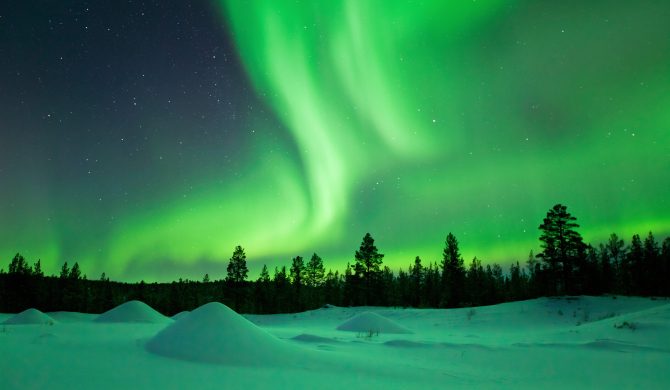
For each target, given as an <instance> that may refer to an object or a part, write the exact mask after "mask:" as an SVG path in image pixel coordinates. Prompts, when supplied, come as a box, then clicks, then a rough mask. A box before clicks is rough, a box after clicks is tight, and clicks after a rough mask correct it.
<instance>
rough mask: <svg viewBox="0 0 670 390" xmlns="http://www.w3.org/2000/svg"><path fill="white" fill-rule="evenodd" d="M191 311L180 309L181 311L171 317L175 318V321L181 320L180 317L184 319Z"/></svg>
mask: <svg viewBox="0 0 670 390" xmlns="http://www.w3.org/2000/svg"><path fill="white" fill-rule="evenodd" d="M189 313H191V312H190V311H188V310H184V311H180V312H179V313H177V314H175V315H173V316H172V317H170V318H172V319H173V320H175V321H178V320H180V319H182V318H184V317H186V316H188V315H189Z"/></svg>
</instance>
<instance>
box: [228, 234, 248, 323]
mask: <svg viewBox="0 0 670 390" xmlns="http://www.w3.org/2000/svg"><path fill="white" fill-rule="evenodd" d="M248 273H249V269H248V268H247V255H245V254H244V249H242V247H241V246H240V245H238V246H236V247H235V250H234V251H233V256H232V257H231V258H230V261H229V262H228V267H227V276H226V282H227V284H228V288H229V291H230V293H231V294H232V296H233V306H234V309H235V311H237V312H240V311H241V310H242V304H243V303H244V302H245V298H246V286H245V285H244V281H245V280H246V279H247V274H248Z"/></svg>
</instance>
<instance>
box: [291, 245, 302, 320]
mask: <svg viewBox="0 0 670 390" xmlns="http://www.w3.org/2000/svg"><path fill="white" fill-rule="evenodd" d="M304 275H305V263H304V262H303V260H302V256H296V257H294V258H293V260H292V262H291V269H290V276H291V286H292V288H293V299H292V302H293V305H294V306H293V308H292V310H293V311H302V309H303V296H302V286H303V284H304V283H305V282H304V281H303V278H304Z"/></svg>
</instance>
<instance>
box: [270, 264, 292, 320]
mask: <svg viewBox="0 0 670 390" xmlns="http://www.w3.org/2000/svg"><path fill="white" fill-rule="evenodd" d="M273 285H274V299H275V303H274V307H275V308H276V310H277V312H278V313H286V312H287V311H288V310H289V302H288V297H287V292H288V289H289V287H290V282H289V279H288V276H287V275H286V266H282V267H281V270H279V269H277V267H275V272H274V276H273Z"/></svg>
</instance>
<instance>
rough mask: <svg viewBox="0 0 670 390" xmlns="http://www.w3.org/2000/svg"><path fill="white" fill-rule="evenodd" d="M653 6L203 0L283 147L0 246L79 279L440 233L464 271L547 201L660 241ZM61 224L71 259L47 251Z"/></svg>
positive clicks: (593, 232)
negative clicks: (76, 268)
mask: <svg viewBox="0 0 670 390" xmlns="http://www.w3.org/2000/svg"><path fill="white" fill-rule="evenodd" d="M661 3H662V2H659V3H658V4H651V3H650V4H647V5H646V6H644V7H642V6H640V7H637V6H636V5H634V4H632V5H628V6H626V5H625V4H619V5H615V6H613V5H607V4H588V3H585V4H573V5H571V6H569V7H568V6H564V5H561V3H560V2H555V4H554V2H545V3H543V2H531V1H527V2H524V1H515V2H508V1H502V0H499V1H477V2H472V1H454V2H449V1H425V2H420V3H414V2H407V1H382V0H379V1H375V0H348V1H347V0H345V1H315V2H295V1H288V0H287V1H275V0H255V1H237V0H230V1H220V2H218V3H217V6H218V8H219V9H218V10H217V11H220V13H221V15H222V16H221V17H222V19H223V20H225V21H226V22H227V25H228V26H229V28H230V30H231V32H232V36H233V37H234V38H235V44H236V48H237V50H238V53H239V57H240V60H241V62H242V64H243V65H244V68H245V70H246V72H247V74H248V77H249V80H250V82H251V84H252V85H253V88H254V89H255V91H256V93H257V94H258V95H259V96H262V97H263V99H264V101H265V103H266V104H267V106H268V107H269V108H270V109H271V110H272V112H273V113H274V115H275V116H276V118H277V120H278V121H279V122H281V124H282V126H283V130H285V131H286V132H287V133H288V134H290V139H291V141H292V142H293V143H294V144H293V145H284V144H281V143H277V142H274V141H273V140H271V139H264V138H262V137H259V138H258V139H256V140H255V141H253V142H252V144H251V145H247V147H248V153H247V154H248V156H247V158H246V159H245V160H244V161H243V162H242V163H243V164H242V165H241V168H240V173H239V175H237V176H232V175H229V174H225V175H224V174H222V173H218V172H216V171H215V168H211V167H204V168H203V172H204V173H203V174H202V176H201V177H197V178H194V180H195V181H197V182H198V183H199V184H200V185H199V186H198V190H196V191H195V192H194V193H192V194H189V196H188V197H186V198H184V197H182V194H181V193H179V192H178V191H176V190H175V192H174V193H171V192H168V193H165V194H161V196H160V197H159V198H155V199H146V200H145V201H143V202H142V203H141V204H139V205H135V206H132V207H129V208H128V209H127V210H124V211H123V213H122V214H121V215H119V216H118V219H116V220H115V222H114V223H113V224H112V225H111V226H110V227H109V228H108V229H97V230H96V228H89V227H90V226H94V225H95V223H94V222H95V220H94V219H93V220H91V221H89V222H87V224H84V225H82V226H79V225H77V223H78V221H70V220H68V219H67V218H66V216H60V218H58V221H59V222H58V224H57V225H56V227H54V228H47V227H40V228H38V230H36V231H34V232H32V231H28V230H27V229H20V230H19V231H16V232H9V231H5V230H0V233H6V234H7V237H8V239H7V240H6V241H3V244H4V245H5V246H4V247H2V246H1V245H0V254H3V255H4V256H7V255H8V254H13V253H14V252H16V251H17V250H21V251H22V252H25V254H26V255H27V256H29V258H30V259H31V260H32V257H33V256H34V257H41V258H42V259H43V262H48V264H47V265H46V267H45V268H46V270H47V272H51V271H53V272H55V270H56V269H57V267H58V265H57V263H58V262H60V261H63V260H67V261H72V259H71V257H70V256H76V258H75V259H74V260H79V261H80V263H81V264H82V268H83V269H84V271H85V272H88V273H89V275H94V276H95V275H96V272H98V274H99V271H105V272H107V274H108V275H110V276H111V277H112V278H113V279H114V278H121V279H124V278H125V279H127V280H138V279H142V278H144V279H147V280H154V279H156V278H158V279H160V278H162V276H156V275H158V273H156V272H155V271H152V268H151V267H156V266H158V267H159V266H160V264H161V261H162V260H163V259H169V260H170V261H174V262H176V263H179V264H180V265H182V266H183V269H182V270H179V271H175V272H176V274H174V276H173V278H178V277H191V278H199V277H201V275H202V274H204V273H205V272H210V275H212V271H208V270H207V269H203V268H202V267H204V266H203V265H199V264H200V263H199V262H201V261H202V260H203V259H207V260H211V261H215V262H219V263H221V264H222V267H221V268H222V269H225V264H226V263H227V261H228V258H229V257H230V255H231V253H232V250H233V248H234V246H235V245H238V244H239V245H242V246H243V247H244V248H245V250H246V252H247V255H248V261H250V263H252V264H250V268H251V270H252V273H251V275H252V276H253V275H254V272H255V271H256V270H258V269H260V267H261V266H262V263H263V262H267V263H268V265H269V266H271V267H272V266H274V265H282V264H283V265H288V264H289V263H290V259H291V257H293V256H295V255H303V256H309V255H310V254H311V253H312V252H318V253H319V254H320V255H321V256H322V257H323V259H324V261H325V264H326V267H331V268H333V269H339V270H340V271H341V270H342V269H343V267H344V265H345V263H346V262H347V261H353V253H354V251H355V249H356V248H357V247H358V245H359V244H360V240H361V238H362V237H363V235H364V234H365V233H366V232H370V233H371V234H372V235H373V237H374V238H375V240H376V243H377V244H378V247H379V249H380V252H382V253H384V254H385V255H386V256H385V258H384V264H385V265H389V266H390V267H391V268H392V269H394V270H396V269H397V268H399V267H403V268H404V269H406V267H407V265H408V264H410V262H412V260H413V258H414V256H416V255H420V256H421V258H422V259H423V260H424V262H425V263H426V264H427V263H428V262H435V261H439V260H440V259H441V253H442V249H443V246H444V239H445V237H446V235H447V233H448V232H453V233H454V234H455V235H456V237H457V238H458V240H459V243H460V245H461V252H462V253H463V256H464V258H465V261H466V263H469V262H470V260H471V259H472V257H474V256H477V257H478V258H479V259H481V260H482V261H483V262H484V263H490V262H499V263H502V264H504V265H507V264H509V263H510V262H512V261H519V262H520V263H524V262H525V261H526V259H527V256H528V252H529V251H530V250H531V249H532V250H535V251H537V247H538V236H539V234H538V229H537V227H538V225H539V224H540V223H541V221H542V218H543V217H544V216H545V214H546V212H547V210H549V208H550V207H551V206H553V205H554V204H555V203H563V204H565V205H567V206H568V211H569V212H570V213H572V214H573V215H574V216H575V217H577V222H578V223H579V224H580V225H581V228H580V229H579V231H580V232H581V233H582V235H583V236H584V238H585V240H586V241H587V242H592V243H598V242H600V241H603V240H605V239H606V238H607V237H608V236H609V234H610V233H612V232H615V233H617V234H619V235H620V236H621V237H622V238H624V239H625V240H626V242H627V243H628V242H629V240H630V235H632V234H633V233H639V234H641V235H644V234H646V233H647V232H648V231H649V230H651V231H653V232H654V233H655V234H656V236H657V238H660V237H664V236H667V235H669V234H670V207H669V206H670V203H669V202H670V190H669V188H670V187H669V186H668V183H670V110H669V109H668V107H670V72H668V69H669V68H668V65H669V64H670V40H668V39H667V37H668V36H670V31H669V30H670V28H669V27H668V23H667V20H666V19H664V15H668V14H669V13H670V6H669V5H664V4H661ZM632 10H635V12H637V13H632V12H633V11H632ZM255 126H257V124H256V123H252V121H251V120H250V121H249V122H248V123H245V124H244V125H243V126H242V128H241V129H240V131H244V130H246V129H247V128H251V127H255ZM293 151H296V152H297V154H296V153H294V152H293ZM40 196H44V198H40V199H37V200H36V201H35V202H36V203H38V204H47V203H48V202H49V201H50V200H49V199H48V197H47V195H40ZM45 207H46V208H48V207H47V206H45ZM54 207H58V205H56V206H54ZM38 212H39V210H36V211H33V213H34V214H33V215H37V214H38ZM97 212H98V211H96V210H93V209H91V210H89V209H85V210H84V211H82V213H91V214H96V213H97ZM12 219H13V217H10V218H9V220H12ZM0 229H1V228H0ZM35 234H36V235H37V237H40V239H39V240H38V242H37V243H36V242H35V240H34V239H33V237H34V236H35ZM73 235H78V236H81V241H82V243H81V244H78V246H77V250H78V252H77V253H72V252H70V251H68V249H66V245H64V244H63V241H66V240H65V239H64V237H69V236H73ZM21 248H29V249H28V250H22V249H21ZM144 263H146V264H144ZM143 264H144V265H143ZM183 272H186V273H187V274H182V273H183ZM189 272H190V274H188V273H189ZM223 276H224V275H223V274H221V275H212V277H213V278H218V277H223ZM254 277H255V276H254Z"/></svg>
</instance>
